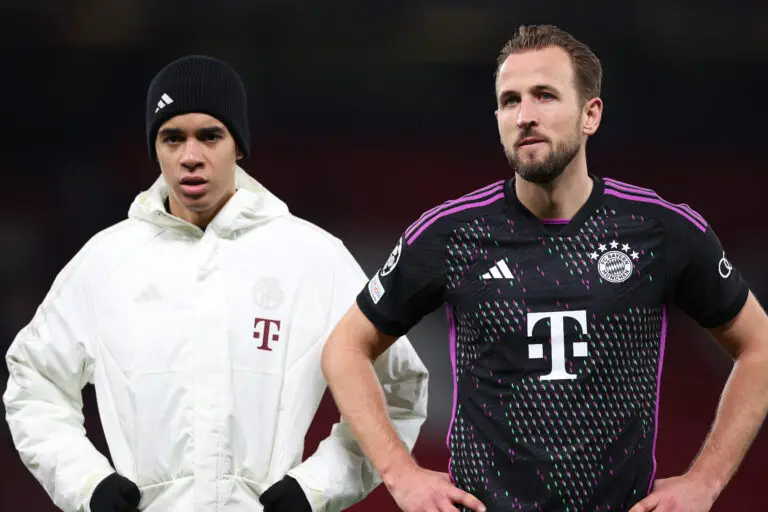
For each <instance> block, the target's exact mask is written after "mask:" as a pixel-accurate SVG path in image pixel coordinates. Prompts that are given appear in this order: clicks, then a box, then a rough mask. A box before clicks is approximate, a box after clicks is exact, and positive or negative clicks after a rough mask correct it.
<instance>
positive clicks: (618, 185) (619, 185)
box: [601, 178, 709, 235]
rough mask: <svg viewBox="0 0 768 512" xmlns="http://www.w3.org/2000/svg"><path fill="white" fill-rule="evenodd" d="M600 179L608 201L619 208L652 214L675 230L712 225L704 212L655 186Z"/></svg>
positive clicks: (685, 231)
mask: <svg viewBox="0 0 768 512" xmlns="http://www.w3.org/2000/svg"><path fill="white" fill-rule="evenodd" d="M601 180H602V182H603V186H604V188H603V193H604V195H605V196H606V201H605V202H606V204H607V205H609V206H611V207H613V208H615V209H617V210H620V211H628V212H630V213H632V214H635V215H643V216H646V217H649V218H652V219H654V220H656V221H658V222H659V223H661V224H662V225H663V226H664V228H665V230H666V231H667V232H670V233H673V234H683V235H695V234H696V233H699V234H703V233H706V232H707V230H708V228H709V224H708V223H707V221H706V219H705V218H704V216H703V215H701V214H700V213H699V212H697V211H696V210H694V209H693V208H692V207H691V206H689V205H688V204H686V203H674V202H671V201H669V200H667V199H666V198H664V197H662V196H661V195H659V194H658V193H656V192H655V191H654V190H651V189H649V188H645V187H642V186H638V185H633V184H631V183H625V182H623V181H618V180H614V179H612V178H602V179H601Z"/></svg>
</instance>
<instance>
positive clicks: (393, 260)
mask: <svg viewBox="0 0 768 512" xmlns="http://www.w3.org/2000/svg"><path fill="white" fill-rule="evenodd" d="M402 250H403V237H400V240H398V241H397V245H396V246H395V248H394V249H393V250H392V254H390V255H389V258H388V259H387V262H386V263H385V264H384V266H383V267H382V268H381V272H379V275H381V276H385V275H387V274H389V273H390V272H392V271H393V270H394V269H395V267H396V266H397V262H398V261H400V253H401V252H402Z"/></svg>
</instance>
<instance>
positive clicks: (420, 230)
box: [403, 180, 506, 245]
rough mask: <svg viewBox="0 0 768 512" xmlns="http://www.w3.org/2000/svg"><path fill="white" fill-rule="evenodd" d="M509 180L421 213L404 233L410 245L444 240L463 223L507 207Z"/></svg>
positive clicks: (407, 243) (405, 239)
mask: <svg viewBox="0 0 768 512" xmlns="http://www.w3.org/2000/svg"><path fill="white" fill-rule="evenodd" d="M504 185H505V180H501V181H497V182H494V183H491V184H490V185H486V186H485V187H483V188H480V189H478V190H474V191H472V192H469V193H467V194H464V195H463V196H461V197H457V198H453V199H449V200H448V201H445V202H443V203H440V204H438V205H437V206H434V207H432V208H430V209H429V210H427V211H425V212H424V213H422V214H421V216H420V217H419V218H418V219H416V221H415V222H413V223H412V224H411V225H410V226H408V228H407V229H406V230H405V232H404V233H403V240H404V241H405V243H406V245H411V244H413V243H414V242H415V241H417V240H429V239H431V240H435V239H443V238H444V237H445V236H447V235H449V234H450V233H452V232H453V231H455V230H456V229H458V228H460V227H461V226H463V225H465V224H468V223H470V222H472V221H473V220H475V219H478V218H480V217H483V216H486V215H489V214H494V213H498V212H500V211H501V210H503V209H504V208H505V207H506V203H505V200H504V194H505V193H504Z"/></svg>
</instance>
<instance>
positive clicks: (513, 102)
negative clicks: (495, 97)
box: [502, 96, 520, 106]
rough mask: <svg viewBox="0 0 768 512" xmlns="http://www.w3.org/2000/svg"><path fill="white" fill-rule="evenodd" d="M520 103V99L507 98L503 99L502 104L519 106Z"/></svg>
mask: <svg viewBox="0 0 768 512" xmlns="http://www.w3.org/2000/svg"><path fill="white" fill-rule="evenodd" d="M519 101H520V100H519V98H517V97H515V96H507V97H506V98H504V99H503V101H502V104H503V105H505V106H512V105H517V104H518V103H519Z"/></svg>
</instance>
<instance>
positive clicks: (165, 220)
mask: <svg viewBox="0 0 768 512" xmlns="http://www.w3.org/2000/svg"><path fill="white" fill-rule="evenodd" d="M235 188H236V189H237V191H236V192H235V195H234V196H232V198H231V199H230V200H229V201H227V204H225V205H224V207H223V208H222V209H221V211H219V213H218V214H216V216H215V217H214V218H213V220H211V223H210V224H209V225H208V228H206V229H213V230H214V231H215V232H216V234H217V235H219V236H221V237H223V238H228V237H230V236H232V235H233V234H235V233H236V232H239V231H242V230H248V229H252V228H254V227H256V226H259V225H262V224H265V223H267V222H269V221H271V220H274V219H276V218H278V217H281V216H284V215H288V214H289V211H288V206H287V205H286V204H285V203H284V202H283V201H281V200H280V199H278V198H277V196H275V195H274V194H272V193H271V192H270V191H269V190H267V189H266V188H265V187H264V186H263V185H262V184H261V183H259V182H258V181H256V180H255V179H254V178H253V177H251V176H250V175H249V174H248V173H247V172H245V171H244V170H243V169H242V168H241V167H240V166H237V168H236V169H235ZM167 198H168V183H167V182H166V180H165V177H164V176H163V175H162V174H161V175H160V176H159V177H158V178H157V180H156V181H155V183H154V184H153V185H152V186H151V187H150V188H149V189H147V190H145V191H143V192H141V193H140V194H139V195H138V196H136V199H134V200H133V203H132V204H131V207H130V209H129V210H128V218H132V219H137V220H141V221H145V222H149V223H151V224H154V225H156V226H160V227H163V228H167V229H174V230H179V231H184V232H186V233H189V234H195V235H197V236H202V235H203V230H202V229H200V228H199V227H197V226H195V225H194V224H191V223H189V222H187V221H185V220H182V219H180V218H178V217H174V216H173V215H171V214H170V213H168V212H167V211H166V209H165V200H166V199H167Z"/></svg>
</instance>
